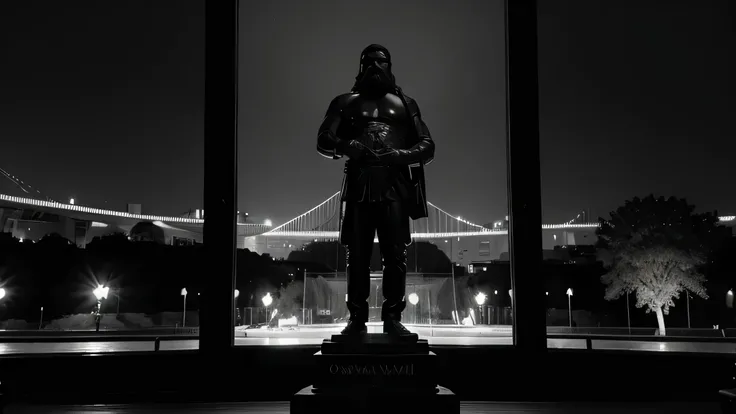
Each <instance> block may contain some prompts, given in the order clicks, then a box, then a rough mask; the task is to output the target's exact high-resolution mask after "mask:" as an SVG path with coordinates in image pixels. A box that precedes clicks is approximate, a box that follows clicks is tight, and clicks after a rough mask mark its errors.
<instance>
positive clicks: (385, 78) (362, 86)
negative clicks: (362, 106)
mask: <svg viewBox="0 0 736 414" xmlns="http://www.w3.org/2000/svg"><path fill="white" fill-rule="evenodd" d="M355 86H356V87H357V89H358V90H359V91H361V92H366V93H382V92H383V93H385V92H389V91H392V90H393V89H395V87H396V85H395V84H394V80H393V77H392V76H391V75H390V74H388V73H386V72H385V71H383V70H382V69H378V68H369V69H368V70H366V71H365V72H364V73H363V75H362V76H361V77H359V78H358V82H357V83H356V85H355Z"/></svg>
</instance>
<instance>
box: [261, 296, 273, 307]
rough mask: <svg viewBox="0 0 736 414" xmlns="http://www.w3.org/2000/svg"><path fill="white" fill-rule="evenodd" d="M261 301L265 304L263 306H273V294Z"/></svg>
mask: <svg viewBox="0 0 736 414" xmlns="http://www.w3.org/2000/svg"><path fill="white" fill-rule="evenodd" d="M261 301H262V302H263V306H265V307H269V306H271V303H273V298H272V297H271V293H266V296H264V297H263V298H261Z"/></svg>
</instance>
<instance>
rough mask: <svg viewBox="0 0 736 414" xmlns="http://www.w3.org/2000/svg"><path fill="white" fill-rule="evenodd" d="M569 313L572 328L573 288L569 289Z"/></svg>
mask: <svg viewBox="0 0 736 414" xmlns="http://www.w3.org/2000/svg"><path fill="white" fill-rule="evenodd" d="M567 315H568V318H569V320H570V328H572V289H571V288H568V289H567Z"/></svg>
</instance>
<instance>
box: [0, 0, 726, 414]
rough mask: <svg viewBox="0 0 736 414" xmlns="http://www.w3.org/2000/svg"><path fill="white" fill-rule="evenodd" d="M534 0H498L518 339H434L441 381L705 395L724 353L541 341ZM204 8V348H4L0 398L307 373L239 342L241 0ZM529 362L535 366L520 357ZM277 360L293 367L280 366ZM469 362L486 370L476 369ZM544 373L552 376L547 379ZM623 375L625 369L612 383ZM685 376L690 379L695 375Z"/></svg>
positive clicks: (477, 387) (224, 389)
mask: <svg viewBox="0 0 736 414" xmlns="http://www.w3.org/2000/svg"><path fill="white" fill-rule="evenodd" d="M536 3H537V2H536V0H505V24H506V65H507V84H506V86H507V170H508V198H509V237H510V240H509V250H510V252H509V255H510V259H511V263H510V267H511V275H512V286H513V291H512V294H513V299H514V308H513V315H514V320H513V330H514V334H513V335H514V346H512V347H507V346H453V347H450V346H435V347H433V349H434V350H436V351H438V352H437V356H438V358H439V359H440V363H439V364H438V367H439V369H441V370H442V373H441V374H440V377H441V378H442V381H443V385H446V386H448V387H450V389H452V390H454V391H455V392H459V393H460V395H461V397H462V398H463V399H465V400H472V399H479V400H501V401H502V400H505V401H510V400H516V401H534V400H538V401H545V400H547V401H552V400H557V401H563V400H581V399H586V400H587V399H595V398H600V399H605V400H607V401H610V400H611V398H610V397H611V395H612V394H611V392H612V391H614V392H615V393H616V395H618V396H619V397H620V396H621V395H625V396H626V397H629V398H630V399H641V400H657V399H659V400H662V399H671V398H672V396H673V395H676V396H677V397H676V398H678V399H683V400H684V399H687V398H703V396H704V395H710V393H711V392H712V391H717V388H716V387H717V386H720V385H721V384H724V385H725V384H727V383H728V381H730V380H731V377H732V376H733V372H732V371H733V355H712V354H669V353H657V352H645V351H586V350H577V349H549V350H548V349H547V339H546V323H545V310H544V298H545V295H544V283H542V282H543V280H542V276H541V272H540V269H541V263H542V248H541V237H542V231H541V188H540V187H541V184H540V181H541V180H540V173H539V171H540V161H539V119H538V118H539V117H538V86H537V30H536V28H537V23H536V16H537V11H536ZM204 10H205V13H206V14H205V16H206V37H207V40H206V42H207V43H206V80H205V82H206V96H205V99H206V103H205V120H206V125H205V189H204V191H205V209H206V211H207V212H208V216H207V217H206V218H205V229H204V232H205V235H204V237H205V240H206V242H205V244H204V246H205V250H206V260H207V261H208V262H209V263H210V264H211V272H210V274H207V275H203V277H205V280H206V285H205V286H204V289H203V291H202V307H201V317H200V321H201V330H200V337H199V338H200V349H199V351H167V352H145V353H138V352H130V353H115V354H97V355H89V354H71V355H70V354H43V355H23V356H3V357H0V408H2V404H3V402H4V401H3V393H7V392H9V393H10V394H11V395H10V397H11V398H12V399H14V400H23V399H25V400H27V401H32V402H34V403H41V402H48V403H57V404H58V403H60V402H61V403H73V404H84V403H89V404H99V403H122V402H140V401H153V400H156V401H174V402H179V403H181V402H185V401H195V400H196V401H217V400H228V401H233V400H234V399H238V400H241V401H242V400H268V399H280V400H283V399H286V398H284V396H286V395H290V394H292V393H293V392H296V391H297V390H298V389H299V387H300V386H304V382H306V381H309V380H310V378H309V377H310V376H311V375H310V374H311V371H312V370H311V368H312V364H313V359H312V358H311V355H312V354H313V353H314V352H315V350H316V348H317V347H316V346H289V347H281V346H279V347H271V346H262V347H244V346H243V347H240V346H239V347H236V346H234V334H233V325H234V324H233V318H234V311H233V309H234V296H233V291H234V284H235V283H234V282H235V266H236V262H235V252H236V213H237V209H236V200H237V169H238V165H237V148H238V142H237V98H238V97H237V76H236V74H237V56H238V55H237V34H238V30H237V28H238V13H237V11H238V0H210V1H206V2H205V7H204ZM227 315H229V318H227V317H226V316H227ZM535 363H538V364H536V365H535ZM530 364H531V365H534V370H533V372H534V373H533V374H530V371H529V370H528V369H525V368H528V367H529V366H530ZM285 367H288V368H289V370H290V372H289V373H288V375H287V374H285V373H284V368H285ZM632 372H639V373H642V372H643V373H646V372H656V373H657V374H658V375H659V376H660V377H662V378H670V379H671V380H672V381H655V382H652V381H651V380H650V376H649V375H632ZM39 373H43V375H39ZM478 374H482V375H483V376H484V378H485V380H482V381H478ZM550 375H552V378H554V380H552V381H550V379H551V378H550ZM624 375H627V377H626V380H625V381H621V380H620V379H619V378H621V377H623V376H624ZM233 376H235V379H233V380H231V378H232V377H233ZM494 376H495V378H494ZM130 377H134V378H135V380H134V381H130V380H129V378H130ZM692 378H699V381H697V382H696V383H692V381H691V380H692ZM90 379H94V380H95V381H97V382H99V383H98V384H96V385H95V391H94V392H90V388H89V387H88V386H82V387H80V384H88V382H89V380H90ZM498 379H502V380H501V381H499V380H498ZM276 380H278V381H281V382H280V383H279V384H278V387H274V386H272V385H271V384H274V381H276ZM142 390H145V391H142ZM713 395H714V397H713V398H715V393H714V394H713ZM619 397H617V398H616V399H620V398H619Z"/></svg>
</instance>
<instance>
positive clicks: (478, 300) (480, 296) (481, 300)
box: [475, 292, 487, 323]
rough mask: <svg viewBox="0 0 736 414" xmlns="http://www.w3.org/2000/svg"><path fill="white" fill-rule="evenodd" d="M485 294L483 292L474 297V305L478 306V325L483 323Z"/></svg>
mask: <svg viewBox="0 0 736 414" xmlns="http://www.w3.org/2000/svg"><path fill="white" fill-rule="evenodd" d="M486 299H487V297H486V294H485V293H483V292H478V294H477V295H475V303H477V304H478V315H479V316H480V323H483V305H484V304H485V303H486Z"/></svg>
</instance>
